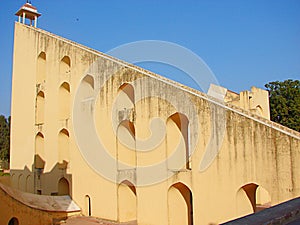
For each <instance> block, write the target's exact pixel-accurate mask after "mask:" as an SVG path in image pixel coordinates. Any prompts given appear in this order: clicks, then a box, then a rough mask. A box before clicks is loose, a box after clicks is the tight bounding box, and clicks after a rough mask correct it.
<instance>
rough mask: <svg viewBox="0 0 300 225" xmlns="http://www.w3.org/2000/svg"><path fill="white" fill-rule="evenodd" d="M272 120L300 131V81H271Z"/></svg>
mask: <svg viewBox="0 0 300 225" xmlns="http://www.w3.org/2000/svg"><path fill="white" fill-rule="evenodd" d="M265 87H266V88H267V90H268V91H269V100H270V113H271V120H272V121H274V122H277V123H280V124H282V125H284V126H287V127H289V128H291V129H294V130H296V131H299V132H300V81H299V80H285V81H274V82H269V83H268V84H266V85H265Z"/></svg>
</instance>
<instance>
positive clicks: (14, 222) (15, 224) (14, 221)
mask: <svg viewBox="0 0 300 225" xmlns="http://www.w3.org/2000/svg"><path fill="white" fill-rule="evenodd" d="M8 225H19V220H18V219H17V218H16V217H13V218H11V219H10V220H9V222H8Z"/></svg>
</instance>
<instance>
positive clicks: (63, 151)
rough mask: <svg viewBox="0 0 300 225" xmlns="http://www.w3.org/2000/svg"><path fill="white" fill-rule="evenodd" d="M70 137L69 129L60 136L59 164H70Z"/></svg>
mask: <svg viewBox="0 0 300 225" xmlns="http://www.w3.org/2000/svg"><path fill="white" fill-rule="evenodd" d="M69 139H70V135H69V131H68V130H67V129H62V130H61V131H60V132H59V134H58V161H59V163H63V162H64V161H65V162H69V160H70V156H69V142H70V140H69Z"/></svg>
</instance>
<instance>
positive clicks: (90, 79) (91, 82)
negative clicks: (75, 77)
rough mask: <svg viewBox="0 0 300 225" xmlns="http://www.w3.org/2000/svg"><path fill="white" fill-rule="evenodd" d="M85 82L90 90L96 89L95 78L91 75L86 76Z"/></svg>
mask: <svg viewBox="0 0 300 225" xmlns="http://www.w3.org/2000/svg"><path fill="white" fill-rule="evenodd" d="M83 82H84V83H85V84H87V85H89V86H90V88H92V89H94V85H95V84H94V77H92V76H91V75H86V76H85V77H84V78H83Z"/></svg>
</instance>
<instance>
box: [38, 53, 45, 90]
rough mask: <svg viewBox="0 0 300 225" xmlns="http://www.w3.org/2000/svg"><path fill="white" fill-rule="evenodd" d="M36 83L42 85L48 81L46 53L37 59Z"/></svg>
mask: <svg viewBox="0 0 300 225" xmlns="http://www.w3.org/2000/svg"><path fill="white" fill-rule="evenodd" d="M36 73H37V76H36V83H37V84H41V83H44V82H45V80H46V53H45V52H41V53H40V54H39V56H38V58H37V70H36Z"/></svg>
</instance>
